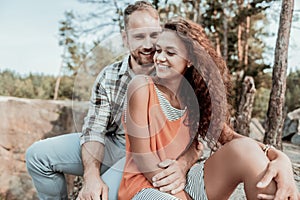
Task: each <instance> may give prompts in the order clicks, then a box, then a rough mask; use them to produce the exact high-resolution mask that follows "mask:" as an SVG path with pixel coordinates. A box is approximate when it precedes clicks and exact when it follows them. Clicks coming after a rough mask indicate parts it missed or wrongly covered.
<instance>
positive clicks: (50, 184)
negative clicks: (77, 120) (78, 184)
mask: <svg viewBox="0 0 300 200" xmlns="http://www.w3.org/2000/svg"><path fill="white" fill-rule="evenodd" d="M80 135H81V134H79V133H72V134H66V135H61V136H57V137H53V138H48V139H45V140H40V141H38V142H35V143H34V144H33V145H31V146H30V148H28V150H27V151H26V165H27V170H28V173H29V174H30V175H31V177H32V180H33V183H34V185H35V188H36V190H37V192H38V196H39V198H40V199H42V200H44V199H45V200H46V199H47V200H48V199H49V200H52V199H53V200H59V199H67V186H66V180H65V176H64V174H72V175H78V176H82V174H83V166H82V161H81V146H80ZM109 143H111V141H109ZM117 145H118V143H115V145H108V144H107V145H106V146H105V147H106V148H105V154H114V153H116V154H117V155H111V156H108V155H105V158H104V159H107V160H105V161H104V163H113V162H116V161H117V160H118V159H120V158H121V157H124V154H121V153H120V151H119V149H120V148H118V149H117V150H116V151H114V149H113V147H115V146H117ZM107 147H109V148H107ZM122 148H123V147H122ZM123 151H124V150H123ZM112 158H113V159H114V161H112ZM124 163H125V159H124V160H123V161H120V163H118V164H117V165H116V166H117V167H116V166H112V167H111V169H109V170H107V169H108V167H105V168H102V167H101V168H102V169H101V177H102V178H103V180H104V182H105V183H106V184H107V185H108V187H109V188H110V190H109V197H110V199H117V191H118V186H119V184H120V182H121V178H122V172H121V171H123V170H122V169H123V167H124ZM106 170H107V171H106ZM104 171H106V172H105V173H104Z"/></svg>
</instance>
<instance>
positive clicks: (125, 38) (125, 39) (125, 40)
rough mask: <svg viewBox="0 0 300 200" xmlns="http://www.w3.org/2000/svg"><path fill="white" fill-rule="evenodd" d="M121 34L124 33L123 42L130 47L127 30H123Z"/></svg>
mask: <svg viewBox="0 0 300 200" xmlns="http://www.w3.org/2000/svg"><path fill="white" fill-rule="evenodd" d="M121 34H122V40H123V44H124V46H125V47H127V48H128V38H127V34H126V31H124V30H122V32H121Z"/></svg>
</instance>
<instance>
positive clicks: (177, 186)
mask: <svg viewBox="0 0 300 200" xmlns="http://www.w3.org/2000/svg"><path fill="white" fill-rule="evenodd" d="M158 166H159V167H160V168H163V169H164V170H163V171H162V172H160V173H158V174H156V175H155V176H153V178H152V181H153V186H154V187H157V188H159V190H160V191H162V192H169V193H171V194H176V193H178V192H180V191H182V190H183V189H184V187H185V184H186V174H187V170H186V166H185V164H184V163H183V162H180V161H176V160H170V159H167V160H164V161H163V162H161V163H159V164H158Z"/></svg>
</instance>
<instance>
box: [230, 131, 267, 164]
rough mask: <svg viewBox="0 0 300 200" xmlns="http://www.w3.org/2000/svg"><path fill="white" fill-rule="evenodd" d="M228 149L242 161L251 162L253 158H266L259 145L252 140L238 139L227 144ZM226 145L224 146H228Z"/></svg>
mask: <svg viewBox="0 0 300 200" xmlns="http://www.w3.org/2000/svg"><path fill="white" fill-rule="evenodd" d="M226 145H227V148H228V149H229V150H230V151H232V153H233V154H234V156H237V157H238V158H239V159H242V160H244V159H245V160H249V159H250V158H252V157H258V156H259V157H261V156H264V154H263V151H262V149H261V148H260V146H259V145H258V143H257V142H256V141H255V140H253V139H251V138H247V137H245V138H238V139H234V140H232V141H230V142H229V143H227V144H226ZM226 145H224V146H226Z"/></svg>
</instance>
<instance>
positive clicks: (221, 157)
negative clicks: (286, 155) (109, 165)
mask: <svg viewBox="0 0 300 200" xmlns="http://www.w3.org/2000/svg"><path fill="white" fill-rule="evenodd" d="M154 63H155V67H156V73H157V74H156V76H155V77H149V76H148V77H147V76H137V77H135V78H134V79H133V80H132V82H131V83H130V85H129V86H128V93H127V105H126V112H125V115H124V121H125V124H124V127H125V131H126V150H127V154H126V164H125V168H124V173H123V178H122V182H121V185H120V189H119V199H120V200H123V199H124V200H128V199H178V198H179V199H201V200H202V199H210V200H211V199H217V200H220V199H228V197H229V196H230V195H231V193H232V192H233V191H234V189H235V188H236V186H237V185H238V184H239V183H240V182H244V185H245V192H246V195H247V198H248V199H257V196H258V195H259V194H261V193H263V194H266V195H270V196H272V195H274V194H275V190H276V186H275V182H274V181H273V182H271V184H270V185H269V186H268V187H266V188H264V189H258V188H257V187H256V183H257V182H258V181H259V180H260V179H261V177H262V175H263V174H264V170H265V169H266V167H267V164H268V159H267V157H266V156H265V154H264V152H263V151H262V150H261V148H260V147H259V145H258V144H256V143H255V142H254V141H253V140H251V139H248V138H242V137H241V136H239V135H238V134H236V133H235V132H234V131H233V130H232V129H231V128H230V127H229V126H227V125H226V124H227V123H228V107H227V103H226V95H227V89H228V88H229V87H230V84H229V76H228V70H227V68H226V65H225V63H224V61H223V60H222V58H220V57H219V56H218V55H217V53H216V52H215V50H214V49H213V47H212V46H211V45H210V43H209V40H208V39H207V37H206V36H205V34H204V32H203V29H202V28H201V26H199V25H198V24H195V23H193V22H191V21H188V20H184V19H181V18H177V19H172V20H171V21H169V22H168V23H166V24H165V26H164V31H163V33H162V34H161V35H160V37H159V39H158V41H157V45H156V53H155V56H154ZM195 139H203V140H204V141H206V142H207V143H208V145H209V147H210V148H211V149H212V150H214V151H216V150H217V151H216V152H215V153H213V154H212V155H211V156H210V157H209V158H208V159H207V160H206V161H205V162H199V163H196V164H195V165H194V166H193V167H192V168H191V169H190V171H189V172H188V175H187V185H186V187H185V189H184V191H181V192H179V193H177V194H172V195H171V194H168V193H164V192H160V191H159V190H157V189H155V187H154V186H152V183H153V180H152V177H153V176H154V175H156V174H157V173H159V172H160V171H161V169H160V168H158V167H157V164H158V163H159V162H161V161H162V160H164V159H166V158H173V159H176V158H178V157H179V156H180V155H181V154H182V153H183V152H184V151H185V149H187V148H188V147H189V145H190V144H191V143H192V142H193V140H195ZM228 141H230V142H228ZM225 143H226V144H225ZM220 144H221V145H222V144H225V145H223V146H222V147H221V148H219V146H220ZM245 153H247V157H246V156H245ZM265 153H268V152H267V151H266V152H265Z"/></svg>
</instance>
